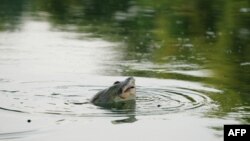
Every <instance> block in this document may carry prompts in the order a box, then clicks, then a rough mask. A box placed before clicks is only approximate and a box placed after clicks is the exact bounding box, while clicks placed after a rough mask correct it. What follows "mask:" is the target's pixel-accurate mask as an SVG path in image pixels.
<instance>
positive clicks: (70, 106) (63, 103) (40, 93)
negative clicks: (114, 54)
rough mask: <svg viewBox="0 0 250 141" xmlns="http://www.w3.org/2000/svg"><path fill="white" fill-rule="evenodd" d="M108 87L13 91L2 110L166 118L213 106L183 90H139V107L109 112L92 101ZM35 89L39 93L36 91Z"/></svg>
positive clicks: (3, 96)
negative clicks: (172, 114)
mask: <svg viewBox="0 0 250 141" xmlns="http://www.w3.org/2000/svg"><path fill="white" fill-rule="evenodd" d="M104 88H106V87H105V86H98V85H97V86H92V85H91V87H87V86H82V85H68V86H67V85H63V86H53V87H52V88H49V87H47V88H44V89H40V87H39V89H36V88H32V89H30V92H27V91H26V92H22V91H17V92H15V94H13V93H12V91H10V90H6V91H5V92H4V93H2V94H1V95H0V96H1V99H2V100H3V102H2V103H1V104H0V109H1V110H6V111H10V112H19V113H20V112H21V113H40V114H45V115H46V114H49V115H66V116H80V117H104V116H108V117H109V116H124V115H136V116H145V115H162V114H167V113H176V112H184V111H188V110H194V109H198V108H201V107H206V106H210V105H211V100H210V98H209V97H207V96H206V95H205V94H203V93H201V92H198V91H196V90H190V89H185V88H180V87H171V86H169V87H162V86H161V87H158V88H157V87H148V86H139V87H137V97H136V105H135V106H132V107H131V106H130V107H125V108H123V109H105V108H101V107H97V106H95V105H93V104H91V103H90V102H89V100H90V98H91V97H92V96H93V95H94V94H95V93H96V92H98V91H99V90H102V89H104ZM34 89H35V90H34Z"/></svg>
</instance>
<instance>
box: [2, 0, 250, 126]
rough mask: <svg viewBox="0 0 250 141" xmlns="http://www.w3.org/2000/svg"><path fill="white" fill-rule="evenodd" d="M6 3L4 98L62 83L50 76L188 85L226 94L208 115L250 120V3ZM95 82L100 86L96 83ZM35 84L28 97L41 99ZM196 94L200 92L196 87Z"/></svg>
mask: <svg viewBox="0 0 250 141" xmlns="http://www.w3.org/2000/svg"><path fill="white" fill-rule="evenodd" d="M0 3H1V4H0V83H1V87H2V88H1V89H0V93H1V94H2V95H4V94H6V93H8V94H10V93H11V94H19V93H20V92H21V91H19V90H18V89H15V86H17V85H19V84H16V83H19V82H22V80H23V79H24V78H25V77H27V76H31V77H33V78H34V79H37V80H38V82H41V81H43V80H44V82H52V81H53V82H55V83H57V82H58V79H57V78H56V79H53V80H52V81H51V80H50V79H48V77H50V76H56V75H59V74H60V75H63V76H67V75H68V74H70V75H71V76H70V77H69V80H71V82H72V81H73V80H74V79H72V78H75V76H76V75H77V76H78V75H80V74H84V75H86V74H87V75H89V74H91V75H95V76H96V75H112V76H114V75H119V76H120V75H126V76H140V77H153V78H160V79H173V80H180V81H183V80H184V81H187V82H194V83H202V84H206V85H209V87H214V88H216V89H219V90H220V92H221V94H217V93H216V94H214V93H215V92H205V94H206V96H207V97H205V99H207V98H209V99H210V98H211V99H212V101H214V102H215V103H216V104H217V105H218V108H215V109H212V110H211V111H209V112H207V113H204V115H205V116H207V117H213V118H225V119H233V120H236V121H239V122H243V123H249V121H250V118H249V106H250V97H249V91H250V88H249V83H250V65H249V63H250V56H249V54H250V27H249V25H250V20H249V19H250V10H249V9H250V8H249V7H250V5H249V2H248V0H241V1H232V0H221V1H216V0H205V1H204V0H191V1H184V0H179V1H169V0H158V1H157V2H155V1H153V0H119V1H114V0H102V1H101V0H11V1H10V0H2V1H1V2H0ZM76 78H77V77H76ZM60 79H61V78H59V80H60ZM65 79H67V78H65ZM88 80H89V79H88ZM62 81H63V83H65V80H62ZM89 81H91V82H89V83H90V84H95V81H96V80H89ZM9 83H11V86H13V87H12V88H10V87H9V86H8V84H9ZM58 83H59V82H58ZM158 83H160V82H158ZM158 83H156V84H155V85H159V84H158ZM176 83H177V82H176ZM178 83H179V82H178ZM79 84H81V83H80V82H79ZM79 84H75V85H78V86H79ZM32 85H33V86H34V85H35V86H37V84H33V83H29V85H26V86H25V87H24V88H22V90H23V91H22V92H24V93H25V92H27V91H26V90H28V92H30V91H29V90H31V91H32V92H37V89H35V90H33V89H30V88H32ZM51 85H53V84H52V83H51ZM54 85H55V84H54ZM77 88H81V87H77ZM190 89H191V90H193V91H196V90H197V89H196V87H195V88H194V86H193V85H192V86H190ZM46 90H48V87H47V88H46ZM50 90H51V89H50ZM148 90H155V89H150V88H148ZM167 90H169V89H167ZM186 91H188V89H186ZM186 91H185V92H186ZM32 92H31V93H32ZM53 92H54V91H53V90H51V91H50V92H49V94H51V93H53ZM74 92H75V91H74ZM156 92H157V91H156ZM165 92H166V91H165ZM167 92H169V91H167ZM178 92H179V89H178ZM198 92H201V91H199V90H198ZM24 93H23V94H24ZM86 93H87V92H86ZM47 94H48V93H47ZM185 94H186V93H185ZM24 95H25V94H24ZM36 95H44V93H43V91H40V92H38V93H37V94H36ZM54 96H58V95H54ZM24 99H25V98H24ZM77 102H80V103H84V102H86V101H77ZM177 103H178V102H177ZM189 104H190V103H189ZM191 104H192V102H191ZM92 108H93V107H92ZM161 108H162V107H161ZM43 110H44V109H43ZM130 119H132V120H130ZM133 119H134V118H133V117H132V118H129V119H128V120H121V121H117V122H118V123H120V122H123V121H133ZM214 129H218V128H217V127H215V128H214ZM219 129H221V128H219Z"/></svg>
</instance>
